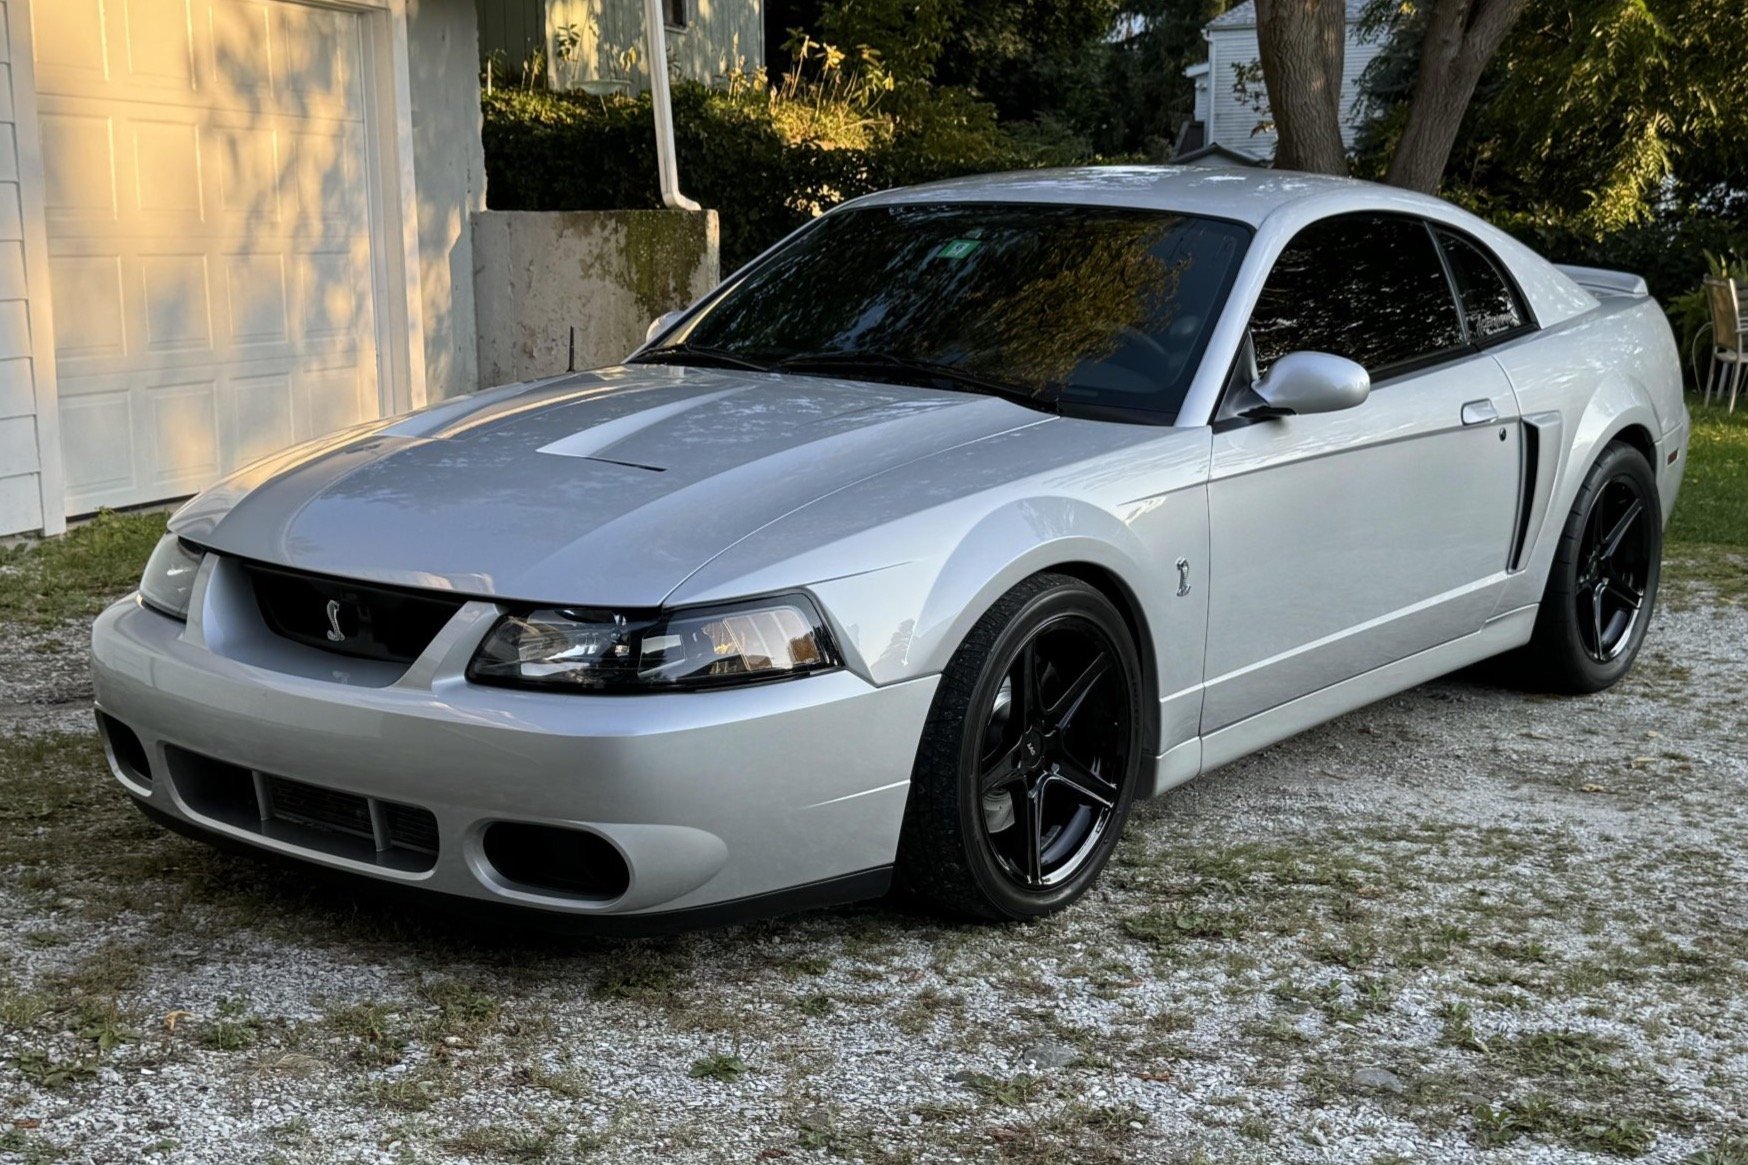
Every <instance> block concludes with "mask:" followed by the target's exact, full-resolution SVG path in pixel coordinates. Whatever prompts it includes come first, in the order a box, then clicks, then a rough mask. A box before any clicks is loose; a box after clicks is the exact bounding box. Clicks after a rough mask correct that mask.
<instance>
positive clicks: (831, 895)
mask: <svg viewBox="0 0 1748 1165" xmlns="http://www.w3.org/2000/svg"><path fill="white" fill-rule="evenodd" d="M128 800H130V801H132V802H133V803H134V805H135V806H136V807H137V808H138V809H139V811H140V812H141V813H143V814H145V815H146V817H147V818H149V819H150V820H152V821H154V822H156V823H157V824H159V825H161V826H163V827H164V828H165V829H168V830H171V831H172V832H174V833H178V834H181V835H182V836H183V837H186V838H190V839H191V840H194V841H198V842H201V843H203V844H205V845H209V846H212V847H213V848H214V849H217V850H221V851H223V852H226V853H232V854H238V855H241V856H245V857H251V858H255V859H258V860H260V861H262V862H265V863H267V864H269V865H273V866H277V867H280V868H283V869H294V870H296V871H297V872H298V873H299V875H300V876H306V877H314V878H317V879H319V880H320V881H322V882H323V883H326V884H328V885H330V886H333V887H336V888H340V889H343V890H345V891H347V892H348V893H352V894H354V895H356V896H358V897H361V898H366V899H370V900H374V901H378V902H382V903H384V904H387V905H393V906H396V907H412V908H414V909H424V910H427V911H430V912H431V913H432V914H433V915H434V916H437V917H441V918H451V919H457V918H458V919H463V920H465V921H467V922H469V923H473V924H476V925H481V926H490V927H492V928H494V929H504V928H505V927H506V926H507V927H509V928H512V929H516V930H523V931H528V932H535V933H542V934H552V935H560V936H565V937H579V938H587V937H600V938H648V937H652V936H659V935H671V934H679V933H683V932H688V931H698V930H711V929H715V928H718V927H725V926H734V925H737V924H739V923H744V922H756V921H758V920H760V919H766V918H775V917H778V916H780V915H785V914H796V913H799V912H801V911H806V910H820V909H825V908H828V907H833V906H848V905H851V904H853V903H858V902H867V901H871V900H873V899H878V898H884V897H885V896H886V895H887V894H888V892H889V891H890V890H891V888H892V867H891V866H878V867H875V868H873V869H867V870H858V871H856V872H854V873H849V874H840V875H838V876H836V877H832V878H826V879H824V880H822V881H818V882H809V883H807V884H805V885H801V886H792V887H787V888H785V889H782V890H774V891H771V892H769V893H765V894H754V895H751V896H749V897H746V898H736V899H731V900H729V901H727V902H714V903H711V904H709V905H707V906H692V907H687V908H685V909H681V910H661V911H650V912H647V913H642V914H572V913H564V912H560V911H554V910H542V909H540V908H539V907H535V906H522V905H518V904H516V903H510V902H498V901H491V900H487V899H482V898H472V897H468V896H466V895H462V894H447V893H444V892H443V891H440V890H432V889H427V888H425V887H421V886H416V885H407V884H404V883H398V882H385V881H382V880H381V879H379V878H373V877H371V876H369V875H368V874H355V873H351V872H349V871H346V870H342V869H336V868H334V867H332V866H325V865H320V864H317V863H314V862H306V861H303V860H301V859H299V858H297V857H294V856H292V855H290V854H284V853H279V852H277V851H275V850H270V849H266V848H264V847H261V846H254V845H250V844H249V843H248V842H246V841H239V840H237V839H235V838H232V837H229V836H227V835H225V834H220V833H215V832H213V831H211V830H208V829H205V828H202V827H201V826H200V825H198V824H196V823H194V822H192V821H189V820H186V819H185V818H181V817H177V816H174V815H172V814H169V813H165V812H164V811H163V810H161V809H158V808H157V807H155V806H153V805H150V804H148V803H147V802H145V801H142V800H140V799H139V798H138V797H134V796H129V798H128Z"/></svg>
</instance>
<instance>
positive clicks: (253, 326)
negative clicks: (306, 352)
mask: <svg viewBox="0 0 1748 1165" xmlns="http://www.w3.org/2000/svg"><path fill="white" fill-rule="evenodd" d="M225 300H226V302H225V318H226V319H227V321H228V322H229V332H228V338H229V340H230V343H231V345H232V346H233V347H237V348H244V347H249V348H255V347H259V346H260V345H263V344H284V343H285V342H286V341H287V340H289V339H290V338H291V318H290V312H289V311H288V310H287V304H288V300H287V297H286V294H285V256H284V255H256V254H250V255H227V256H225Z"/></svg>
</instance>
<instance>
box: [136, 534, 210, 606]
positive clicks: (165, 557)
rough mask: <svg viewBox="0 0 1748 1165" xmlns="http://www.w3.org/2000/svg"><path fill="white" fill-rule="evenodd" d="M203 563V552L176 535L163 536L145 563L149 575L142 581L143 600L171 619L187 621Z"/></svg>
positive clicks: (145, 575) (141, 596) (146, 574)
mask: <svg viewBox="0 0 1748 1165" xmlns="http://www.w3.org/2000/svg"><path fill="white" fill-rule="evenodd" d="M200 559H201V554H200V551H198V550H196V549H195V548H194V547H192V546H189V545H187V544H186V543H184V542H183V541H182V539H180V538H178V537H176V535H174V534H166V535H164V537H163V538H161V539H159V541H158V545H157V546H156V547H154V548H153V550H152V556H151V557H150V558H148V559H147V560H146V573H145V574H144V576H142V577H141V579H140V598H141V599H143V600H145V603H146V605H147V606H148V607H151V608H152V609H153V610H156V611H158V612H160V613H162V614H165V615H168V616H170V617H171V618H172V619H187V618H188V603H189V600H190V599H191V598H192V597H193V595H194V575H195V572H197V571H198V570H200Z"/></svg>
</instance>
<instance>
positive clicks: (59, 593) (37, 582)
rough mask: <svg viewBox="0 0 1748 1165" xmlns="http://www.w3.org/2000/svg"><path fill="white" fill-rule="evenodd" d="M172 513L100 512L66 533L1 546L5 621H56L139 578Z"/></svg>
mask: <svg viewBox="0 0 1748 1165" xmlns="http://www.w3.org/2000/svg"><path fill="white" fill-rule="evenodd" d="M167 517H168V515H166V514H163V513H149V514H111V513H103V514H99V515H98V516H97V517H96V518H94V519H93V520H92V521H90V522H87V523H85V524H84V525H82V526H79V527H78V528H77V529H75V530H73V531H71V532H69V533H68V534H67V536H66V537H64V538H47V539H44V540H42V541H40V542H23V543H20V544H19V545H17V546H12V547H0V623H32V624H36V625H38V626H43V627H52V626H54V625H56V624H58V623H63V622H65V621H66V620H68V619H76V618H80V617H83V616H90V615H95V614H97V612H98V611H100V610H102V609H103V606H104V604H105V603H107V602H109V601H110V600H112V599H114V598H115V597H116V596H117V595H123V594H126V593H127V592H128V591H130V590H132V589H133V588H134V587H135V586H137V585H138V584H139V581H140V571H141V570H143V569H144V568H145V565H146V558H147V557H148V556H149V555H150V554H151V553H152V547H154V546H156V545H157V544H158V539H159V538H160V537H162V536H163V533H164V521H165V519H166V518H167Z"/></svg>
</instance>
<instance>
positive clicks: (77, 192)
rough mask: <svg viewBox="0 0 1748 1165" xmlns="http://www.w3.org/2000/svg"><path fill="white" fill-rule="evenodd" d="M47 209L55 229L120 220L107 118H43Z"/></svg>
mask: <svg viewBox="0 0 1748 1165" xmlns="http://www.w3.org/2000/svg"><path fill="white" fill-rule="evenodd" d="M42 152H43V209H44V210H45V211H46V212H47V216H48V221H49V224H50V226H51V227H52V226H54V225H55V224H56V223H57V222H58V221H59V222H65V221H67V220H69V219H73V220H78V221H81V222H86V221H90V220H92V219H99V218H100V219H111V220H113V219H114V218H115V147H114V139H113V126H112V124H111V119H110V118H109V117H108V115H106V114H78V113H59V112H50V111H46V110H45V112H44V113H43V115H42Z"/></svg>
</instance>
